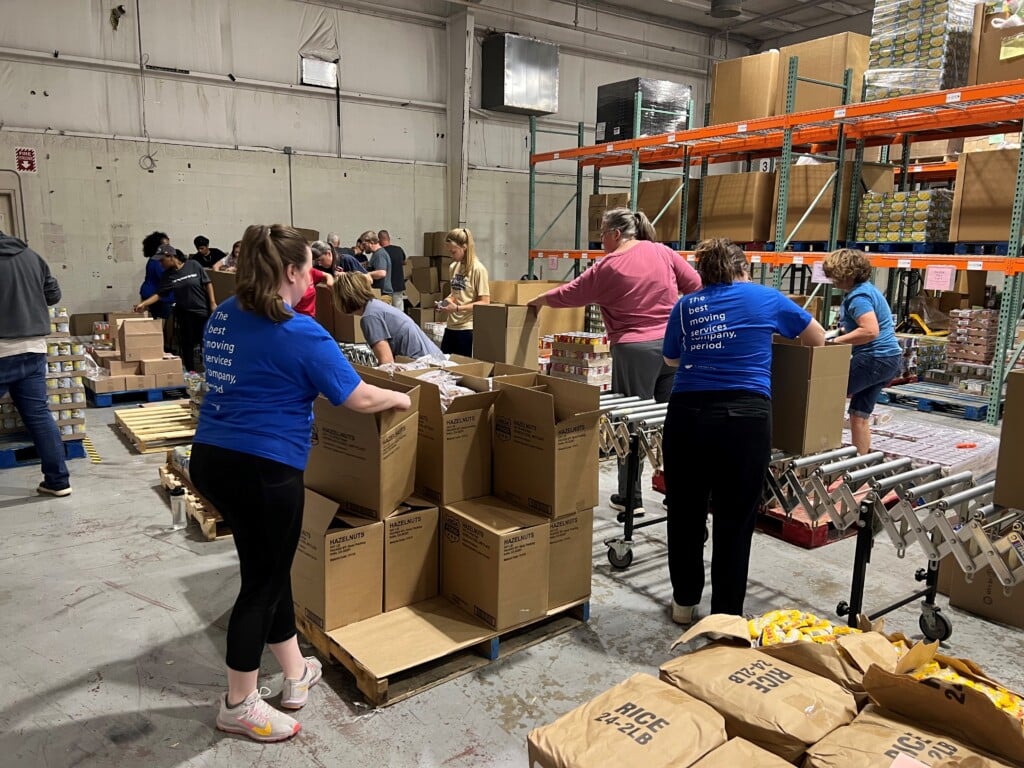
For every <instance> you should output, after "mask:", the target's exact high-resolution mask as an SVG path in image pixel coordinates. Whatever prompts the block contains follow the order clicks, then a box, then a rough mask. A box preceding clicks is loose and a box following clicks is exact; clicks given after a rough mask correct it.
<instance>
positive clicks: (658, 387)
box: [530, 208, 701, 515]
mask: <svg viewBox="0 0 1024 768" xmlns="http://www.w3.org/2000/svg"><path fill="white" fill-rule="evenodd" d="M655 236H656V235H655V232H654V227H653V226H652V225H651V222H650V221H649V220H648V219H647V216H645V215H644V214H643V213H642V212H639V211H638V212H635V213H634V212H633V211H631V210H629V209H628V208H612V209H611V210H609V211H605V214H604V216H603V217H602V218H601V247H602V248H603V249H604V252H605V253H606V254H607V255H606V256H605V257H604V258H602V259H600V260H599V261H598V262H597V263H596V264H594V265H593V266H592V267H590V268H589V269H587V270H586V271H585V272H584V273H583V274H582V275H580V276H579V277H577V278H576V279H575V280H573V281H572V282H571V283H567V284H565V285H561V286H559V287H558V288H553V289H551V290H550V291H548V292H547V293H545V294H544V295H542V296H538V297H537V298H536V299H534V300H533V301H531V302H530V304H531V306H535V307H543V306H549V307H582V306H585V305H587V304H597V305H598V306H599V307H600V308H601V316H602V317H603V318H604V326H605V329H606V330H607V331H608V340H609V342H610V344H611V348H612V391H613V392H619V393H621V394H623V395H638V396H639V397H642V398H645V399H646V398H651V397H653V398H655V399H656V400H657V401H658V402H668V398H669V395H671V393H672V377H673V375H674V374H675V371H674V370H672V369H671V368H668V367H667V366H666V365H665V361H664V359H663V358H662V354H661V347H662V341H663V339H664V337H665V326H666V324H667V323H668V316H669V314H670V313H671V312H672V308H673V307H674V306H675V304H676V302H677V301H678V300H679V296H680V295H681V294H687V293H693V292H694V291H696V290H698V289H699V288H700V287H701V282H700V276H699V275H698V274H697V272H696V271H695V270H694V269H693V267H691V266H690V265H689V264H688V263H687V262H686V260H685V259H683V258H682V257H681V256H679V254H677V253H676V252H675V251H673V250H672V249H671V248H669V247H668V246H666V245H663V244H661V243H656V242H654V238H655ZM641 471H642V469H641ZM626 480H627V478H626V469H625V465H624V464H623V463H620V464H619V491H618V493H613V494H612V498H611V501H610V502H609V506H611V507H612V509H616V510H620V511H624V510H625V509H626V505H627V503H629V504H630V506H632V508H633V514H634V515H642V514H643V513H644V510H643V499H642V494H641V489H640V478H639V477H637V478H636V482H635V483H634V490H633V498H632V500H630V499H627V498H626V496H625V494H626Z"/></svg>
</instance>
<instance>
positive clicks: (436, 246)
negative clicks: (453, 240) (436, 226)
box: [425, 229, 448, 258]
mask: <svg viewBox="0 0 1024 768" xmlns="http://www.w3.org/2000/svg"><path fill="white" fill-rule="evenodd" d="M447 237H448V230H447V229H443V230H441V231H440V232H435V233H434V238H433V241H432V243H433V248H431V251H430V253H427V254H425V255H426V256H430V257H431V258H444V257H446V256H448V241H447V239H446V238H447Z"/></svg>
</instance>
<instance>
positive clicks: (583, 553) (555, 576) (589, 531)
mask: <svg viewBox="0 0 1024 768" xmlns="http://www.w3.org/2000/svg"><path fill="white" fill-rule="evenodd" d="M593 548H594V510H592V509H584V510H580V511H579V512H574V513H573V514H571V515H566V516H565V517H559V518H556V519H554V520H552V521H551V545H550V566H549V570H548V574H549V575H548V610H554V609H556V608H559V607H561V606H563V605H568V604H569V603H575V602H578V601H580V600H584V599H586V598H588V597H590V581H591V576H592V571H593V561H594V557H593Z"/></svg>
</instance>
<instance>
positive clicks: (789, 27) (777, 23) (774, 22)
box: [759, 19, 804, 32]
mask: <svg viewBox="0 0 1024 768" xmlns="http://www.w3.org/2000/svg"><path fill="white" fill-rule="evenodd" d="M759 23H760V24H761V25H762V26H765V27H768V28H770V29H777V30H779V31H780V32H799V31H800V30H802V29H804V27H802V26H800V25H799V24H794V23H793V22H792V21H786V20H785V19H764V20H762V21H761V22H759Z"/></svg>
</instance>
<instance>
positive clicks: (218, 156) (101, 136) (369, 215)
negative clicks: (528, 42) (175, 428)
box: [0, 0, 744, 311]
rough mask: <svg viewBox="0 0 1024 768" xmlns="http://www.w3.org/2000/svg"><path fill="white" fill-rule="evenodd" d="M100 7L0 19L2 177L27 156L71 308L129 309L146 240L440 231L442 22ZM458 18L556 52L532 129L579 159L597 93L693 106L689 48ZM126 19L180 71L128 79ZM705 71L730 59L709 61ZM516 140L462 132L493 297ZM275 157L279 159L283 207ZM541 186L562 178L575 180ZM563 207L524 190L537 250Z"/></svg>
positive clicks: (519, 184) (491, 128) (701, 87)
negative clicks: (320, 35)
mask: <svg viewBox="0 0 1024 768" xmlns="http://www.w3.org/2000/svg"><path fill="white" fill-rule="evenodd" d="M113 5H114V3H110V2H105V1H104V2H101V0H77V1H76V2H69V1H68V0H4V2H3V19H4V21H3V23H2V24H0V168H6V167H12V166H13V157H14V147H16V146H29V147H34V148H35V149H36V150H37V152H38V154H39V166H40V167H39V173H38V174H36V175H33V174H23V175H22V182H23V184H24V188H25V200H26V218H27V221H28V234H29V238H30V240H31V241H32V244H33V245H34V246H35V247H37V249H38V250H40V251H41V252H42V253H43V254H44V255H45V256H46V257H47V258H48V259H49V260H50V261H51V262H53V263H54V264H55V265H58V267H57V271H58V273H59V274H61V275H62V278H63V279H62V283H63V286H64V290H65V295H66V299H65V303H66V304H68V305H69V306H71V307H72V308H74V309H76V310H81V311H88V310H96V309H102V308H106V307H111V306H119V307H120V306H123V305H125V304H127V303H128V302H130V301H131V300H132V299H133V298H134V296H135V295H136V290H137V286H138V282H139V280H140V279H141V273H142V267H143V264H142V260H141V256H140V241H141V239H142V237H143V236H144V235H145V234H147V233H148V232H150V231H152V230H153V229H162V230H165V231H167V232H169V233H170V234H171V236H172V238H173V240H174V242H175V244H176V245H177V246H178V247H180V248H181V249H182V250H184V251H191V250H192V249H191V238H192V237H193V236H194V235H195V234H199V233H202V234H205V235H207V236H209V237H210V238H211V239H212V240H213V241H214V244H215V245H218V246H219V247H221V248H225V249H227V248H228V247H229V246H230V244H231V242H232V241H233V240H235V239H237V238H238V237H239V236H240V233H241V230H242V229H243V227H244V226H245V225H246V224H249V223H252V222H254V221H266V222H269V221H288V220H289V218H290V207H292V206H293V207H294V211H295V215H294V223H295V224H296V225H298V226H307V227H312V228H318V229H320V230H321V231H323V232H324V233H326V231H328V230H331V229H337V230H339V231H341V232H342V233H344V235H345V238H346V239H354V237H355V236H356V235H357V234H358V233H359V232H360V231H362V230H364V229H368V228H371V227H372V228H377V227H386V228H388V229H390V230H391V231H392V234H393V236H394V237H395V238H396V240H397V241H398V242H399V243H401V244H402V245H403V246H405V247H406V249H407V250H408V251H409V252H410V253H417V252H418V251H419V250H420V241H421V233H422V232H423V231H424V230H434V229H441V228H444V227H446V226H447V225H448V224H449V223H450V222H449V219H450V214H449V213H448V212H447V211H446V210H445V207H446V206H445V178H446V172H445V168H444V164H445V163H446V161H447V156H446V155H447V150H446V138H445V134H446V131H447V122H446V121H447V115H446V105H447V102H448V100H449V96H450V94H449V93H448V82H449V78H448V69H449V63H448V54H447V50H446V37H445V27H444V20H443V19H441V18H440V17H438V16H436V15H433V16H431V15H426V14H420V15H418V16H416V17H402V18H398V16H401V15H402V14H403V11H401V10H393V9H389V8H388V5H389V3H387V2H381V3H379V4H378V6H379V8H380V9H382V11H381V13H382V14H383V15H384V16H386V17H387V18H382V17H379V16H378V15H370V14H366V13H358V12H355V11H350V10H342V9H341V8H330V7H326V6H328V5H330V3H329V2H324V3H323V4H312V3H304V2H295V1H294V0H138V7H139V9H140V15H139V16H138V17H137V15H136V5H135V3H134V2H131V1H130V0H129V2H127V3H125V7H126V9H127V10H128V14H127V15H126V16H124V17H123V18H122V19H121V21H120V25H119V28H118V29H117V30H116V31H115V30H114V29H112V27H111V24H110V22H109V13H110V9H111V8H112V7H113ZM406 5H408V3H406ZM441 7H443V6H441ZM510 7H511V8H514V10H515V12H516V13H517V14H526V15H530V16H547V17H549V18H550V19H552V20H554V21H555V22H556V23H557V24H560V25H566V24H569V23H570V22H572V8H571V7H569V6H565V5H562V4H555V3H546V2H543V1H542V0H517V1H516V2H515V3H514V4H511V3H510ZM438 8H439V7H438V6H437V5H436V4H435V5H433V7H432V8H431V9H430V10H432V11H433V12H434V13H436V12H437V11H438ZM454 10H455V11H460V10H461V9H460V8H458V7H454ZM396 15H397V16H396ZM475 16H476V26H477V28H478V30H486V29H498V30H501V31H514V32H519V33H523V34H529V35H533V36H536V37H538V38H541V39H545V40H549V41H553V42H558V43H559V44H560V45H562V54H561V64H560V109H559V112H558V114H557V115H553V116H552V117H551V118H550V119H548V120H546V121H542V122H546V123H547V124H548V125H555V126H558V127H562V128H564V127H566V126H572V125H573V124H574V123H576V122H577V121H584V122H585V123H587V125H588V130H587V140H588V141H591V140H592V136H593V134H592V130H591V129H592V125H593V120H594V113H595V110H596V104H595V102H596V90H597V86H598V85H599V84H601V83H606V82H613V81H616V80H622V79H627V78H630V77H636V76H638V75H639V76H647V77H656V78H663V79H672V80H676V81H680V82H686V83H690V84H691V85H692V86H693V87H694V95H695V103H696V104H697V105H702V103H703V99H704V93H705V78H704V76H703V75H702V74H701V73H703V72H704V71H705V70H706V67H707V60H706V58H704V57H702V56H699V55H688V54H685V53H683V52H682V51H691V52H695V53H698V54H699V53H702V52H706V51H707V50H708V44H707V41H706V40H705V39H704V38H702V37H700V36H699V35H693V34H687V33H682V32H679V31H673V30H667V29H664V28H661V27H657V26H654V25H646V24H640V23H637V22H630V21H626V20H623V19H619V18H615V19H612V18H610V17H605V16H602V15H600V14H596V13H594V12H593V11H589V10H584V9H581V11H580V18H579V24H580V27H581V28H589V29H598V30H612V34H614V35H617V36H624V37H629V38H631V39H634V40H636V41H638V42H635V43H633V42H628V41H623V40H618V39H605V38H604V37H603V36H602V35H600V34H594V33H592V32H582V31H578V30H577V29H565V28H563V27H561V26H551V25H546V24H541V23H537V22H535V21H526V20H523V19H522V18H515V17H512V16H505V15H496V14H493V13H487V12H480V13H476V14H475ZM138 21H141V49H142V59H143V61H145V62H146V63H147V64H149V65H153V66H159V67H164V68H174V69H178V70H186V71H183V72H163V71H153V70H146V73H145V77H144V78H140V76H139V60H140V52H139V48H140V38H139V34H138V29H137V22H138ZM316 27H319V28H320V29H324V28H326V29H327V30H328V31H329V30H331V29H333V30H336V32H335V36H336V39H337V44H338V48H339V51H340V58H341V64H340V72H341V91H342V99H341V113H342V120H341V123H342V124H341V126H340V131H339V127H338V126H337V125H336V120H335V116H336V102H335V96H334V94H333V93H332V92H330V91H326V90H323V89H316V88H309V87H305V86H300V85H298V84H297V83H298V71H299V57H298V50H299V47H300V46H301V45H302V43H303V42H304V41H305V40H306V39H307V38H308V36H309V32H310V30H312V29H314V28H316ZM328 37H330V33H329V34H328ZM645 43H650V44H652V45H655V46H663V48H656V47H647V46H646V45H645ZM475 50H476V57H475V58H476V62H477V66H476V67H475V72H474V80H473V92H472V94H471V99H470V103H471V105H472V106H473V107H474V108H478V107H479V104H480V96H479V90H480V89H479V82H480V79H479V66H478V64H479V51H480V44H479V39H478V40H477V41H476V44H475ZM54 51H58V52H59V54H58V55H57V57H55V56H54ZM714 52H715V53H716V54H717V55H719V56H722V55H726V54H728V55H740V54H742V53H743V52H744V51H743V50H741V49H740V48H739V47H738V46H733V47H731V48H729V49H728V50H727V49H726V47H725V46H724V45H723V44H722V43H719V44H718V45H717V47H716V49H715V51H714ZM229 75H230V77H233V78H234V81H232V80H231V79H230V77H229ZM143 105H144V110H143ZM698 108H699V106H698ZM143 113H144V115H143ZM147 135H148V137H149V139H150V140H151V141H150V143H148V144H147V142H145V141H143V139H144V138H145V137H146V136H147ZM527 136H528V123H527V120H526V118H525V117H519V116H512V115H497V114H493V113H491V114H488V113H483V112H481V111H480V110H479V109H475V110H474V112H473V119H472V121H471V125H470V142H469V144H470V145H469V155H468V158H469V164H470V169H471V171H470V176H469V187H468V189H469V203H468V209H469V219H468V223H469V226H470V227H471V228H472V229H474V231H475V233H476V235H477V241H478V243H479V245H480V251H481V254H482V256H483V258H484V260H485V262H486V263H488V266H489V267H490V269H491V272H492V274H493V276H494V277H496V278H503V277H518V276H519V275H520V274H522V273H523V272H524V271H525V269H526V252H527V225H526V219H527V213H526V210H527V200H528V184H527V176H526V174H525V173H524V171H525V170H526V169H527V168H528V166H529V152H528V146H527V143H526V139H527ZM542 142H543V143H542V145H541V148H542V149H555V148H558V147H559V146H569V145H574V144H575V141H574V140H573V139H572V138H571V137H566V136H562V137H544V138H543V139H542ZM284 147H292V148H293V150H294V152H295V154H293V155H292V156H291V158H292V177H291V178H292V204H291V206H290V205H289V194H288V171H287V169H288V156H286V155H285V154H284V152H283V149H284ZM144 155H152V156H153V157H154V158H155V160H156V167H155V168H154V169H153V171H152V172H151V173H150V172H147V171H146V170H144V169H143V168H142V167H140V160H142V162H143V163H145V162H146V161H145V160H143V156H144ZM190 166H191V167H190ZM506 169H507V170H506ZM541 171H542V172H545V173H551V172H560V173H568V174H573V175H574V174H575V167H574V166H572V165H571V164H561V165H559V164H552V165H551V167H543V168H541ZM609 175H613V174H609ZM568 178H570V179H572V178H574V176H569V177H568ZM588 189H589V181H588ZM571 192H572V190H571V188H568V187H539V188H538V192H537V195H538V211H540V212H541V214H540V215H539V216H538V232H539V231H540V230H542V229H543V228H544V227H546V226H547V224H548V223H550V221H551V217H552V216H553V214H554V212H556V211H557V210H559V209H560V208H561V207H562V205H563V204H564V203H565V202H566V200H568V198H569V196H570V195H571ZM573 228H574V225H573V220H572V213H571V210H570V213H569V214H567V215H566V216H564V217H563V218H562V219H561V220H560V221H559V222H558V224H557V225H556V227H555V228H554V229H553V231H552V233H551V235H550V236H549V237H548V238H547V239H546V240H545V241H544V242H543V243H542V244H543V245H549V246H554V245H564V246H566V247H567V246H569V245H571V242H572V235H573Z"/></svg>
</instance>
